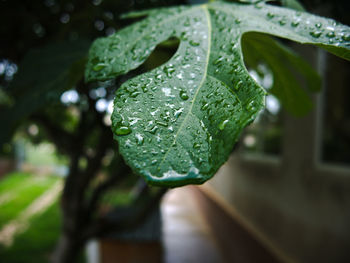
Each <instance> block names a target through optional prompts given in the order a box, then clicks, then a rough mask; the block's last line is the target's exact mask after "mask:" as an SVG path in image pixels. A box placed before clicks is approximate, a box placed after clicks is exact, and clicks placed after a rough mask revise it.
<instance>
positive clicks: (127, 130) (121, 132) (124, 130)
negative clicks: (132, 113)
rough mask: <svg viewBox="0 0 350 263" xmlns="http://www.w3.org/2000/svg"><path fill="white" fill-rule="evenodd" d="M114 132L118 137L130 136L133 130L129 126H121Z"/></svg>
mask: <svg viewBox="0 0 350 263" xmlns="http://www.w3.org/2000/svg"><path fill="white" fill-rule="evenodd" d="M114 132H115V134H116V135H119V136H122V135H128V134H130V133H131V129H130V127H129V126H127V125H120V126H117V127H116V128H115V130H114Z"/></svg>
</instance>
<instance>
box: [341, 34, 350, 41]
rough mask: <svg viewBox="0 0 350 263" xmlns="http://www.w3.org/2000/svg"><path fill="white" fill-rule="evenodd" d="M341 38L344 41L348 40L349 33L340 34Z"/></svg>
mask: <svg viewBox="0 0 350 263" xmlns="http://www.w3.org/2000/svg"><path fill="white" fill-rule="evenodd" d="M341 38H342V39H343V40H344V41H350V34H345V35H342V36H341Z"/></svg>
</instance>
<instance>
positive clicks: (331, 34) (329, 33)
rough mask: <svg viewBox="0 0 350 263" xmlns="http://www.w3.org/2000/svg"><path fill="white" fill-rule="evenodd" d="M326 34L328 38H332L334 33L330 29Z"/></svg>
mask: <svg viewBox="0 0 350 263" xmlns="http://www.w3.org/2000/svg"><path fill="white" fill-rule="evenodd" d="M326 36H327V37H329V38H333V37H335V33H334V32H333V31H330V32H328V33H327V34H326Z"/></svg>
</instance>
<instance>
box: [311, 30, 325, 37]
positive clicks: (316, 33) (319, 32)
mask: <svg viewBox="0 0 350 263" xmlns="http://www.w3.org/2000/svg"><path fill="white" fill-rule="evenodd" d="M321 35H322V32H321V31H311V32H310V36H312V37H314V38H319V37H320V36H321Z"/></svg>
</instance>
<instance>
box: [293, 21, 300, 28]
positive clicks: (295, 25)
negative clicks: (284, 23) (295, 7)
mask: <svg viewBox="0 0 350 263" xmlns="http://www.w3.org/2000/svg"><path fill="white" fill-rule="evenodd" d="M299 23H300V22H299V21H293V22H292V23H291V25H292V27H297V26H298V25H299Z"/></svg>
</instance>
